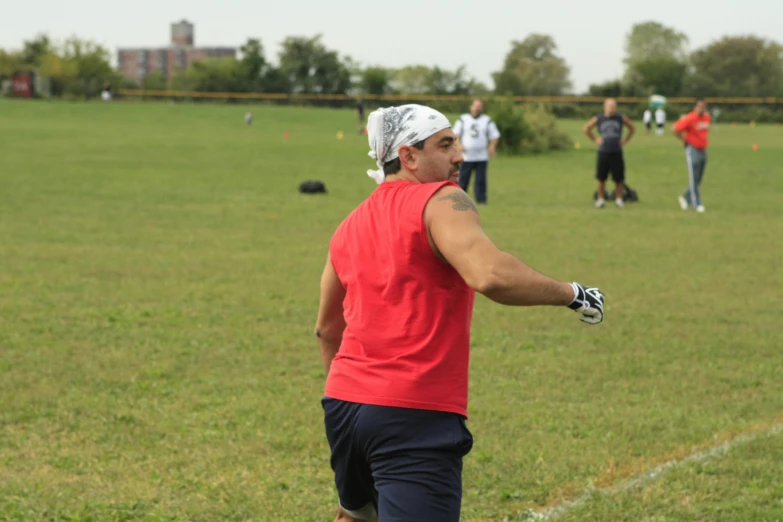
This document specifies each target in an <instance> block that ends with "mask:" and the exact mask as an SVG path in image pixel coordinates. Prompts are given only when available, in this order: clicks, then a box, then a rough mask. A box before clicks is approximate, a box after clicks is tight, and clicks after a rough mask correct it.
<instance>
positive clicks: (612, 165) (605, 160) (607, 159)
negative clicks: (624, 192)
mask: <svg viewBox="0 0 783 522" xmlns="http://www.w3.org/2000/svg"><path fill="white" fill-rule="evenodd" d="M610 172H611V173H612V181H614V182H615V183H620V182H622V181H625V159H624V158H623V154H622V153H619V154H618V153H612V152H599V153H598V161H597V162H596V169H595V177H596V179H598V181H606V179H607V178H608V177H609V173H610Z"/></svg>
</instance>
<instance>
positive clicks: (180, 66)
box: [117, 20, 237, 83]
mask: <svg viewBox="0 0 783 522" xmlns="http://www.w3.org/2000/svg"><path fill="white" fill-rule="evenodd" d="M193 43H194V38H193V24H191V23H190V22H188V21H187V20H182V21H180V22H175V23H173V24H171V44H170V45H169V46H168V47H161V48H139V49H119V50H118V51H117V64H118V67H119V69H120V72H121V73H122V75H123V76H125V77H126V78H128V79H129V80H132V81H134V82H136V83H141V82H142V80H144V77H145V76H146V75H148V74H150V73H153V72H155V71H161V72H162V73H163V77H164V78H165V79H166V80H167V81H168V80H170V79H171V78H173V77H174V75H175V74H176V72H177V71H178V70H184V69H187V68H188V67H189V66H190V65H191V64H192V63H194V62H197V61H199V60H203V59H204V58H236V56H237V50H236V49H235V48H233V47H194V45H193Z"/></svg>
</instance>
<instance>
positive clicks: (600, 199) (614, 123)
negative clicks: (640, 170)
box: [584, 98, 636, 208]
mask: <svg viewBox="0 0 783 522" xmlns="http://www.w3.org/2000/svg"><path fill="white" fill-rule="evenodd" d="M623 125H625V126H626V127H628V135H627V136H626V137H625V138H624V139H623ZM593 127H598V132H599V134H600V135H601V136H600V137H595V136H594V135H593ZM635 130H636V129H635V127H634V125H633V123H631V120H629V119H628V118H627V117H625V116H624V115H622V114H619V113H618V112H617V102H616V101H615V100H614V99H612V98H609V99H607V100H606V101H605V102H604V112H603V114H598V115H597V116H593V118H591V119H590V121H588V122H587V124H586V125H585V126H584V132H585V134H586V135H587V137H588V138H589V139H590V141H593V142H595V143H597V144H598V158H597V161H596V172H595V177H596V179H597V180H598V196H597V197H596V201H595V208H603V207H604V205H605V204H606V201H605V200H604V194H605V187H606V180H607V178H608V177H609V173H610V172H611V173H612V181H614V184H615V189H614V194H615V196H614V197H615V200H614V202H615V205H617V208H623V207H625V204H624V203H623V182H624V181H625V158H624V157H623V146H624V145H625V144H627V143H628V141H629V140H630V139H631V136H633V133H634V131H635Z"/></svg>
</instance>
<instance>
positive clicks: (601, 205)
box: [595, 199, 606, 208]
mask: <svg viewBox="0 0 783 522" xmlns="http://www.w3.org/2000/svg"><path fill="white" fill-rule="evenodd" d="M604 205H606V201H604V200H603V199H599V200H597V201H596V202H595V208H604Z"/></svg>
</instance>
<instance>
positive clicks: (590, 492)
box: [527, 423, 783, 520]
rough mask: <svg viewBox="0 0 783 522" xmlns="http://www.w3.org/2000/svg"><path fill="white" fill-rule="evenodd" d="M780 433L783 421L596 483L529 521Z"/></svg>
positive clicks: (532, 515) (554, 515) (535, 513)
mask: <svg viewBox="0 0 783 522" xmlns="http://www.w3.org/2000/svg"><path fill="white" fill-rule="evenodd" d="M780 432H783V423H781V424H775V425H773V426H772V427H771V428H770V429H768V430H766V431H757V432H754V433H747V434H744V435H737V436H736V437H734V438H733V439H731V440H727V441H726V442H723V443H722V444H719V445H717V446H714V447H712V448H709V449H705V450H701V451H697V452H695V453H692V454H691V455H688V456H687V457H685V458H683V459H680V460H677V459H673V460H670V461H667V462H664V463H663V464H660V465H658V466H656V467H654V468H653V469H651V470H648V471H645V472H643V473H641V474H639V475H636V476H634V477H630V478H628V479H626V480H623V481H622V482H619V483H617V484H615V485H614V486H609V487H606V488H596V487H593V486H590V487H588V488H587V489H586V490H585V491H584V492H583V493H582V494H581V495H579V496H578V497H576V498H575V499H573V500H566V501H563V502H560V503H558V504H555V505H554V506H552V507H551V508H549V509H546V510H544V511H530V512H528V513H527V515H528V520H556V519H557V518H559V517H560V516H562V515H564V514H566V513H567V512H568V511H569V510H571V509H573V508H576V507H579V506H582V505H584V504H586V503H587V502H589V501H590V499H592V498H593V496H594V495H596V494H602V493H603V494H613V493H622V492H625V491H628V490H631V489H634V488H638V487H644V486H645V485H647V484H649V483H650V482H652V481H654V480H657V479H658V478H660V476H661V475H662V474H663V473H665V472H667V471H669V470H670V469H672V468H677V467H680V466H684V465H686V464H691V463H694V462H699V463H701V462H706V461H709V460H712V459H714V458H716V457H720V456H723V455H725V454H726V453H728V452H729V451H730V450H731V449H732V448H734V447H736V446H740V445H742V444H747V443H748V442H751V441H753V440H756V439H760V438H764V437H771V436H773V435H776V434H778V433H780Z"/></svg>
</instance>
